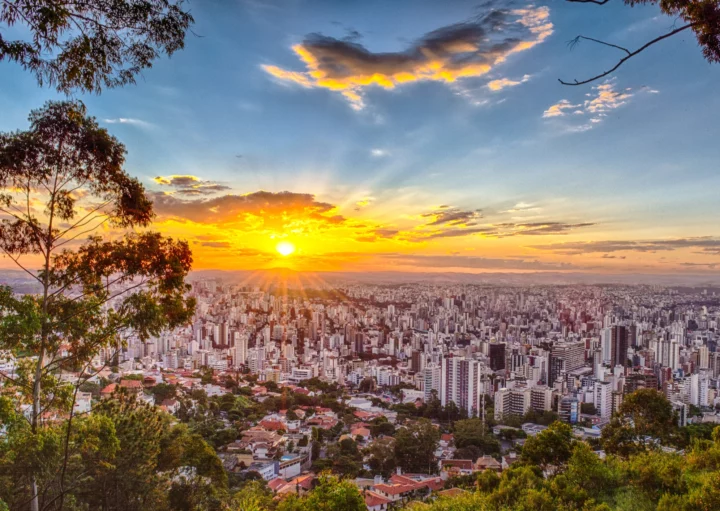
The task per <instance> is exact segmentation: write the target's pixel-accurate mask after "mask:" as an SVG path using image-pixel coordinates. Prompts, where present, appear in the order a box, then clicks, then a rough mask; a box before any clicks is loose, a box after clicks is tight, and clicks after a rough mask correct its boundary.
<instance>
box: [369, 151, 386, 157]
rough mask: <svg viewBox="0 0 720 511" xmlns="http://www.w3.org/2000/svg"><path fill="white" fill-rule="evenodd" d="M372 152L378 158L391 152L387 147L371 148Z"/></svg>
mask: <svg viewBox="0 0 720 511" xmlns="http://www.w3.org/2000/svg"><path fill="white" fill-rule="evenodd" d="M370 154H371V155H372V156H374V157H376V158H382V157H384V156H388V155H389V154H390V152H389V151H387V150H386V149H371V150H370Z"/></svg>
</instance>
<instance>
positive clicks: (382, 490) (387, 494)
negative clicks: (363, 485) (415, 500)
mask: <svg viewBox="0 0 720 511" xmlns="http://www.w3.org/2000/svg"><path fill="white" fill-rule="evenodd" d="M372 489H373V491H374V492H376V493H377V494H378V495H380V496H381V497H382V498H384V499H388V500H389V501H390V502H397V501H398V500H402V499H404V498H409V497H411V496H412V495H413V493H414V492H415V491H417V490H418V488H417V486H415V485H410V484H385V483H381V484H376V485H374V486H373V487H372Z"/></svg>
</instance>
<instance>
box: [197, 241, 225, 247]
mask: <svg viewBox="0 0 720 511" xmlns="http://www.w3.org/2000/svg"><path fill="white" fill-rule="evenodd" d="M200 246H203V247H208V248H230V243H229V242H228V241H202V242H200Z"/></svg>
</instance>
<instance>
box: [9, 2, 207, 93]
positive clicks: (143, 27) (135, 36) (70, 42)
mask: <svg viewBox="0 0 720 511" xmlns="http://www.w3.org/2000/svg"><path fill="white" fill-rule="evenodd" d="M192 23H193V18H192V16H191V15H190V13H189V12H188V11H186V10H184V9H183V2H182V0H132V1H131V0H115V1H112V2H36V1H32V0H7V1H3V2H2V3H0V24H3V25H5V26H6V27H13V26H14V25H20V26H22V29H21V30H20V31H17V32H16V33H20V34H24V33H27V37H25V38H23V39H18V40H6V39H4V38H3V35H2V32H0V61H3V60H8V61H10V62H16V63H18V64H20V65H21V66H22V67H23V68H25V69H26V70H29V71H30V72H31V73H33V75H35V77H36V79H37V81H38V83H39V84H40V85H44V84H45V83H48V84H49V85H52V86H55V87H56V88H57V90H58V91H61V92H65V93H69V92H70V91H72V90H74V89H75V90H79V91H81V92H100V90H101V89H102V88H103V87H109V88H112V87H118V86H121V85H125V84H128V83H134V81H135V76H136V75H138V74H139V73H140V72H141V71H142V70H143V69H146V68H149V67H151V66H152V63H153V61H154V60H156V59H157V58H158V57H159V56H160V54H161V53H165V54H167V55H172V54H173V53H175V52H176V51H177V50H180V49H182V48H183V47H184V46H185V33H186V32H187V30H188V28H189V27H190V25H191V24H192Z"/></svg>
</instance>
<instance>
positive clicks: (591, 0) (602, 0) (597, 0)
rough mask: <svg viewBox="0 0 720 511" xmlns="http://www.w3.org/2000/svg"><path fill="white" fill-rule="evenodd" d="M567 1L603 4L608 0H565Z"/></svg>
mask: <svg viewBox="0 0 720 511" xmlns="http://www.w3.org/2000/svg"><path fill="white" fill-rule="evenodd" d="M567 1H568V2H571V3H574V4H595V5H605V4H606V3H608V2H609V1H610V0H567Z"/></svg>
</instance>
